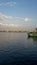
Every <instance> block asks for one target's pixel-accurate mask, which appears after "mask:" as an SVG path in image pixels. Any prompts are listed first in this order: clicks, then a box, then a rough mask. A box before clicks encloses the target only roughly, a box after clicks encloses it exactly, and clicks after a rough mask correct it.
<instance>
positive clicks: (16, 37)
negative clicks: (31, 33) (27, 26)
mask: <svg viewBox="0 0 37 65" xmlns="http://www.w3.org/2000/svg"><path fill="white" fill-rule="evenodd" d="M3 64H4V65H7V64H9V65H25V64H27V65H30V64H35V65H37V38H28V35H27V33H6V32H5V33H4V32H2V33H1V32H0V65H3Z"/></svg>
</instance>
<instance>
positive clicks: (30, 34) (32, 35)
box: [28, 33, 37, 37]
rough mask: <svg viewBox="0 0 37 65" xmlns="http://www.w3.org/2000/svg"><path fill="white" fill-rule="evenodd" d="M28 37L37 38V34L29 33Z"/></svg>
mask: <svg viewBox="0 0 37 65" xmlns="http://www.w3.org/2000/svg"><path fill="white" fill-rule="evenodd" d="M28 37H37V33H28Z"/></svg>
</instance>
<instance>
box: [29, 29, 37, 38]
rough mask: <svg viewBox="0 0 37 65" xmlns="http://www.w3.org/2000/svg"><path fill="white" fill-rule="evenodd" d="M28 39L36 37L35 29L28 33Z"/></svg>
mask: <svg viewBox="0 0 37 65" xmlns="http://www.w3.org/2000/svg"><path fill="white" fill-rule="evenodd" d="M28 37H37V28H36V29H35V31H33V32H29V33H28Z"/></svg>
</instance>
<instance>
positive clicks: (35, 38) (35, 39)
mask: <svg viewBox="0 0 37 65" xmlns="http://www.w3.org/2000/svg"><path fill="white" fill-rule="evenodd" d="M31 38H32V39H33V41H37V37H28V39H31Z"/></svg>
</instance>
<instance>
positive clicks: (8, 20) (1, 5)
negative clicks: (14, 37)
mask: <svg viewBox="0 0 37 65" xmlns="http://www.w3.org/2000/svg"><path fill="white" fill-rule="evenodd" d="M7 27H8V29H11V30H12V29H18V30H19V29H22V30H23V29H25V30H26V29H34V28H36V27H37V0H0V29H6V28H7Z"/></svg>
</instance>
